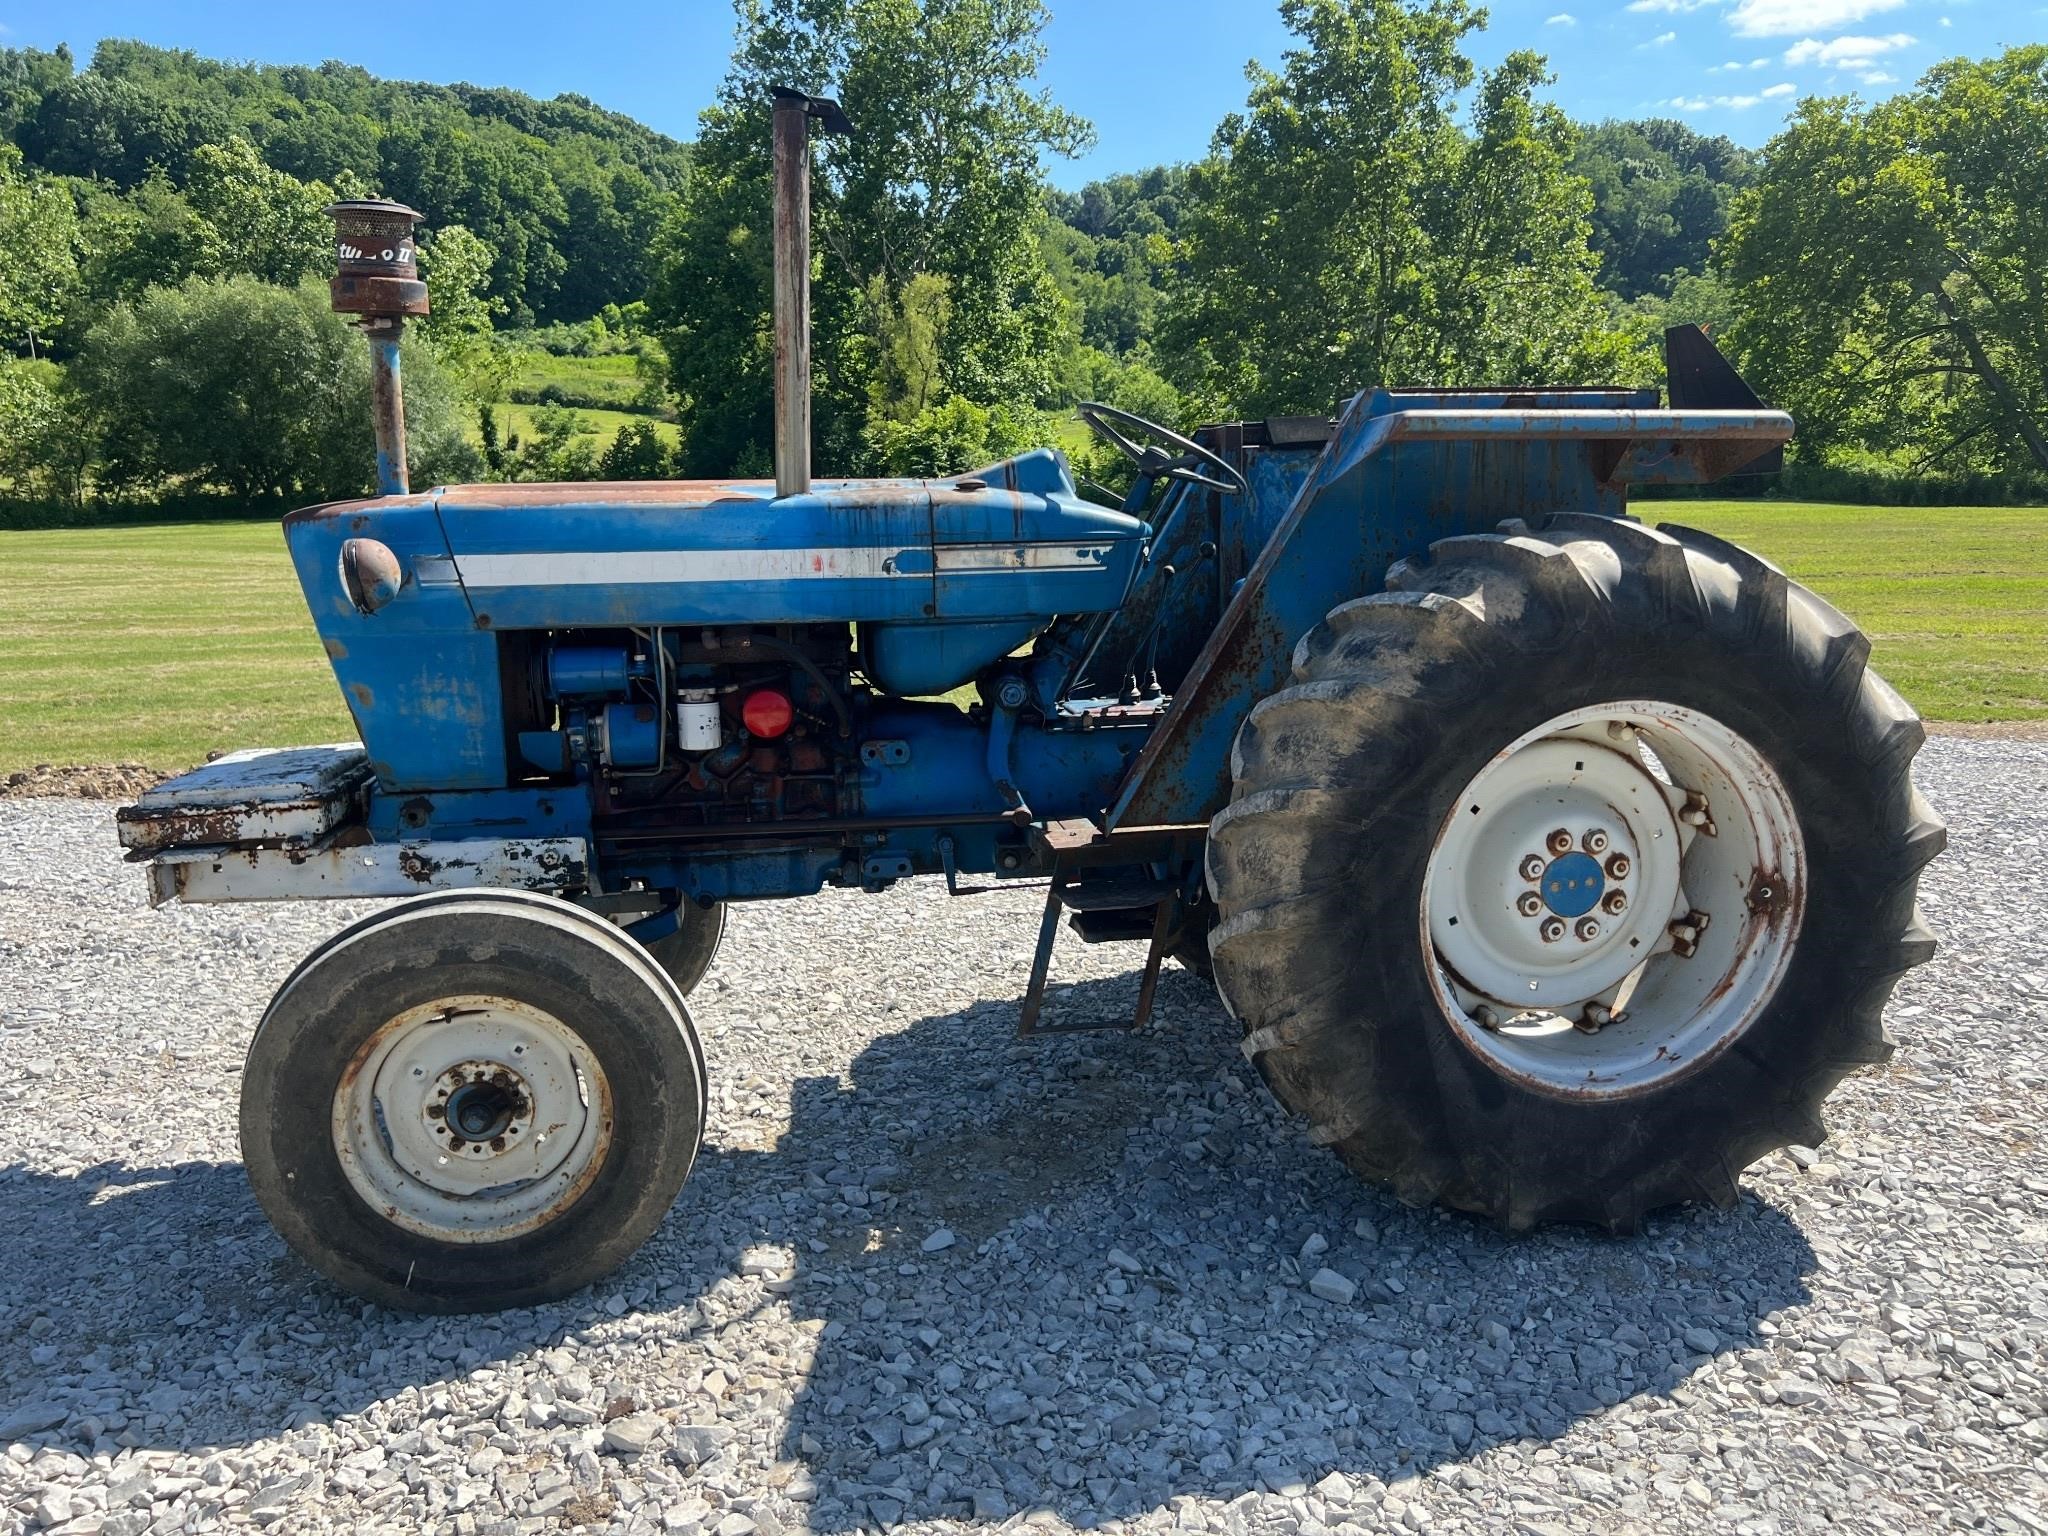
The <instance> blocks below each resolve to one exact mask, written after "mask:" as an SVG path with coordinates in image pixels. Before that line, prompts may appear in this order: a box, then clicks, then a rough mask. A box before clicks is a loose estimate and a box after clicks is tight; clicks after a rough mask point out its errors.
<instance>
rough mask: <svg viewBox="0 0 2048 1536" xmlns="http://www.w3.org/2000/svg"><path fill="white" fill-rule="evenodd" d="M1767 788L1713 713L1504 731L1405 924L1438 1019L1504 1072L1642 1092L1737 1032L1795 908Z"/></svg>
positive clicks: (1799, 853)
mask: <svg viewBox="0 0 2048 1536" xmlns="http://www.w3.org/2000/svg"><path fill="white" fill-rule="evenodd" d="M1805 866H1806V853H1805V845H1804V843H1803V841H1802V839H1801V837H1800V833H1799V822H1798V818H1797V816H1796V815H1795V814H1794V812H1793V809H1792V801H1791V797H1790V796H1789V795H1788V794H1787V793H1786V790H1785V786H1784V784H1783V783H1782V782H1781V781H1780V779H1779V778H1778V775H1777V773H1776V772H1775V771H1774V770H1773V769H1772V768H1771V766H1770V764H1769V763H1767V762H1766V761H1765V760H1764V758H1763V756H1762V755H1761V754H1760V753H1758V752H1757V751H1756V749H1755V748H1754V747H1752V746H1751V745H1750V744H1749V743H1748V742H1747V741H1745V740H1744V739H1743V738H1742V737H1741V736H1739V735H1738V734H1736V733H1735V732H1734V731H1732V730H1730V729H1728V727H1726V726H1725V725H1722V724H1721V723H1720V722H1719V721H1716V720H1714V719H1713V718H1712V717H1710V716H1708V715H1705V714H1702V713H1701V712H1700V711H1698V710H1695V709H1688V708H1685V707H1682V706H1680V705H1675V704H1665V703H1657V702H1654V701H1649V700H1624V701H1619V702H1616V703H1613V704H1601V705H1595V706H1592V707H1590V708H1586V709H1578V710H1573V711H1572V712H1571V713H1569V714H1563V715H1559V716H1557V717H1556V718H1554V719H1552V720H1549V721H1547V722H1545V723H1544V724H1543V725H1541V726H1539V727H1537V728H1536V729H1535V730H1533V731H1530V732H1528V733H1527V734H1525V735H1523V736H1521V737H1519V738H1517V739H1516V740H1515V741H1514V742H1512V743H1510V744H1509V745H1508V746H1507V747H1506V748H1504V749H1503V750H1502V751H1501V752H1499V753H1497V754H1496V755H1495V756H1494V758H1493V760H1492V761H1491V762H1489V763H1488V764H1487V765H1486V767H1485V768H1483V769H1482V770H1480V772H1479V773H1478V774H1477V775H1476V776H1475V777H1474V778H1473V780H1472V782H1471V783H1470V784H1468V785H1467V786H1466V787H1465V791H1464V793H1463V794H1462V795H1460V796H1459V798H1458V800H1457V802H1456V804H1455V806H1454V807H1453V809H1452V811H1451V813H1450V815H1449V816H1448V817H1447V818H1446V820H1445V822H1444V824H1443V826H1442V827H1441V828H1440V829H1439V830H1438V833H1437V837H1436V841H1435V843H1434V844H1433V846H1432V848H1431V851H1430V859H1429V866H1428V870H1427V873H1426V875H1425V878H1424V883H1423V894H1422V913H1421V916H1422V928H1423V937H1424V940H1425V942H1427V943H1428V944H1429V945H1430V948H1431V952H1432V956H1433V960H1434V963H1433V964H1432V966H1431V976H1432V979H1433V982H1434V984H1435V988H1436V992H1437V999H1438V1002H1439V1003H1440V1004H1441V1005H1442V1007H1443V1012H1444V1016H1445V1018H1446V1019H1447V1020H1448V1021H1449V1023H1450V1025H1451V1027H1452V1029H1453V1030H1454V1032H1455V1033H1456V1034H1457V1036H1458V1038H1459V1039H1460V1041H1462V1042H1463V1043H1464V1044H1465V1045H1466V1046H1467V1047H1468V1048H1470V1049H1471V1050H1473V1051H1475V1052H1476V1053H1478V1054H1479V1055H1480V1056H1481V1057H1482V1058H1484V1059H1485V1060H1486V1061H1487V1062H1488V1063H1489V1064H1490V1065H1492V1066H1493V1067H1495V1068H1496V1069H1497V1070H1499V1071H1501V1072H1502V1073H1503V1074H1505V1075H1507V1076H1509V1077H1512V1078H1514V1079H1517V1080H1519V1081H1521V1082H1524V1083H1527V1084H1528V1085H1529V1086H1531V1087H1534V1088H1537V1089H1539V1090H1542V1091H1544V1092H1549V1093H1554V1094H1560V1095H1567V1096H1570V1097H1575V1098H1587V1097H1610V1096H1619V1095H1624V1094H1631V1093H1640V1092H1644V1091H1646V1090H1648V1089H1651V1088H1655V1087H1658V1086H1661V1085H1663V1084H1664V1083H1666V1082H1668V1081H1670V1080H1671V1079H1673V1078H1675V1077H1678V1076H1680V1075H1682V1074H1684V1073H1687V1072H1690V1071H1693V1070H1694V1069H1696V1068H1697V1067H1699V1066H1700V1065H1701V1064H1702V1063H1704V1062H1706V1061H1708V1060H1710V1059H1712V1058H1713V1057H1714V1056H1715V1055H1716V1054H1717V1053H1719V1052H1720V1051H1721V1050H1723V1049H1725V1048H1726V1047H1727V1045H1728V1044H1729V1043H1730V1042H1731V1041H1732V1040H1734V1039H1736V1038H1737V1037H1738V1036H1739V1035H1740V1034H1741V1033H1742V1032H1743V1030H1744V1029H1746V1028H1747V1027H1748V1026H1749V1024H1750V1022H1751V1021H1752V1020H1753V1019H1754V1018H1755V1017H1756V1015H1757V1014H1758V1012H1759V1011H1761V1009H1762V1008H1763V1006H1764V1005H1765V1004H1766V1003H1767V1002H1768V1001H1769V1000H1770V998H1771V996H1772V994H1773V993H1774V992H1775V991H1776V989H1777V986H1778V983H1779V981H1780V979H1781V978H1782V977H1783V975H1784V971H1785V968H1786V966H1787V965H1788V964H1789V962H1790V959H1791V956H1792V951H1793V948H1794V945H1795V943H1796V941H1797V938H1798V934H1799V928H1800V919H1801V916H1802V914H1803V911H1804V901H1805V886H1806V867H1805Z"/></svg>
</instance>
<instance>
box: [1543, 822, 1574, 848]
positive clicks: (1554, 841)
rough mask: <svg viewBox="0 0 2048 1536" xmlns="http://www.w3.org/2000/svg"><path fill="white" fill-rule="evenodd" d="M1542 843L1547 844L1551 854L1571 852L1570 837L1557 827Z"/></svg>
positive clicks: (1561, 828)
mask: <svg viewBox="0 0 2048 1536" xmlns="http://www.w3.org/2000/svg"><path fill="white" fill-rule="evenodd" d="M1544 841H1545V842H1546V844H1548V846H1549V848H1550V851H1551V852H1552V853H1570V852H1571V851H1572V835H1571V833H1569V832H1567V831H1565V829H1564V828H1563V827H1559V828H1558V829H1557V830H1556V831H1555V832H1553V833H1551V834H1550V836H1549V837H1548V838H1546V839H1544Z"/></svg>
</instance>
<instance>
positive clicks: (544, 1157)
mask: <svg viewBox="0 0 2048 1536" xmlns="http://www.w3.org/2000/svg"><path fill="white" fill-rule="evenodd" d="M704 1102H705V1082H704V1063H703V1055H702V1053H701V1051H700V1050H699V1048H698V1045H697V1039H696V1035H695V1032H694V1031H693V1030H692V1028H691V1026H690V1019H689V1014H688V1013H687V1011H686V1010H685V1008H684V1006H683V1000H682V996H681V994H680V993H679V992H678V991H677V990H676V987H675V984H674V983H673V982H671V981H670V980H669V978H668V977H667V975H666V974H665V973H663V972H662V971H661V970H660V969H659V968H658V967H657V966H656V965H655V964H654V963H653V961H652V960H651V959H650V958H649V957H648V955H647V953H646V951H645V950H643V949H642V948H641V947H640V946H639V945H637V944H635V943H633V942H632V941H631V940H630V939H628V938H626V937H625V936H624V935H623V934H621V933H619V932H618V930H617V929H615V928H614V927H613V926H612V925H611V924H610V923H609V922H607V921H606V920H605V919H603V918H601V917H598V916H595V915H593V914H591V913H589V912H586V911H584V910H582V909H581V908H579V907H575V906H572V905H571V904H569V903H567V902H564V901H559V900H556V899H554V898H551V897H544V896H531V895H526V894H523V893H514V892H471V891H463V892H450V893H447V894H443V895H436V896H425V897H420V898H418V899H416V900H413V901H410V902H407V903H406V904H405V905H403V906H400V907H396V908H393V909H390V910H388V911H384V912H380V913H377V914H376V915H375V916H373V917H370V918H367V919H365V920H364V921H362V922H360V923H357V924H356V925H355V926H354V927H352V928H349V929H346V930H344V931H343V932H342V933H340V934H338V935H337V936H336V937H335V938H333V939H331V940H330V941H328V943H326V944H325V945H323V946H321V948H319V949H318V950H316V951H314V953H313V954H312V955H311V956H310V957H308V958H307V960H306V961H305V962H304V963H302V964H301V965H300V966H299V968H298V969H297V970H296V971H294V972H293V973H292V975H291V976H290V977H289V978H288V979H287V980H286V981H285V984H284V985H283V986H282V987H280V988H279V989H278V992H277V996H276V997H275V998H274V999H273V1000H272V1001H271V1004H270V1008H269V1010H268V1011H267V1012H266V1013H265V1014H264V1016H263V1022H262V1023H261V1024H260V1025H259V1026H258V1027H257V1030H256V1037H255V1039H254V1040H253V1041H252V1042H251V1044H250V1047H249V1059H248V1063H247V1066H246V1068H245V1070H244V1073H243V1079H242V1116H241V1120H242V1126H241V1129H242V1157H243V1161H244V1163H245V1164H246V1165H247V1167H248V1171H249V1182H250V1184H251V1186H252V1187H253V1188H254V1190H255V1192H256V1198H257V1201H258V1202H259V1203H260V1204H261V1205H262V1207H263V1209H264V1213H265V1214H266V1215H268V1216H269V1217H270V1220H271V1223H272V1224H273V1225H274V1226H275V1227H276V1228H277V1230H278V1232H279V1233H280V1235H282V1236H283V1237H284V1239H285V1241H286V1242H288V1243H290V1244H291V1246H292V1247H293V1248H295V1249H297V1250H298V1252H299V1254H300V1256H301V1257H303V1258H305V1259H306V1260H307V1261H308V1262H309V1263H311V1264H312V1265H313V1266H314V1268H316V1269H318V1270H320V1271H321V1272H322V1273H324V1274H325V1275H327V1276H328V1277H329V1278H330V1279H332V1280H334V1281H335V1282H337V1283H338V1284H340V1285H342V1286H344V1287H346V1288H347V1289H349V1290H351V1291H354V1292H355V1293H356V1294H357V1295H359V1296H363V1297H366V1298H368V1299H369V1300H371V1301H375V1302H380V1303H382V1304H383V1305H385V1306H389V1307H397V1308H402V1309H406V1310H413V1311H429V1312H487V1311H497V1310H500V1309H503V1308H506V1307H516V1306H532V1305H535V1304H537V1303H540V1302H543V1301H550V1300H553V1299H555V1298H557V1297H560V1296H565V1295H567V1294H568V1293H570V1292H571V1291H574V1290H577V1289H579V1288H580V1287H582V1286H585V1285H588V1284H590V1283H591V1282H592V1281H594V1280H597V1279H599V1278H601V1277H602V1276H604V1275H605V1274H607V1273H609V1272H610V1271H611V1270H612V1269H614V1268H616V1267H617V1266H618V1265H619V1264H621V1263H623V1262H624V1261H625V1260H626V1258H627V1257H628V1256H629V1255H630V1254H631V1253H632V1252H633V1251H634V1250H635V1249H636V1248H638V1247H639V1246H640V1245H641V1244H642V1243H643V1242H645V1241H646V1240H647V1238H648V1237H650V1236H651V1235H653V1233H654V1230H655V1228H656V1227H658V1226H659V1225H660V1224H661V1220H662V1217H663V1216H664V1215H665V1214H666V1213H667V1211H668V1208H669V1206H670V1205H671V1204H672V1203H673V1202H674V1200H675V1197H676V1195H677V1193H678V1192H679V1191H680V1190H681V1188H682V1185H683V1181H684V1179H686V1178H687V1177H688V1176H689V1172H690V1166H691V1164H692V1162H693V1161H694V1160H695V1158H696V1155H697V1148H698V1144H699V1142H700V1141H701V1140H702V1138H703V1126H704Z"/></svg>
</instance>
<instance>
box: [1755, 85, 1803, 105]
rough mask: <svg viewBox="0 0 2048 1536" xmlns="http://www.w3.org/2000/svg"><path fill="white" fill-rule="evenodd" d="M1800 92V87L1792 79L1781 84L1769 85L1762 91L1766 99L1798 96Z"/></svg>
mask: <svg viewBox="0 0 2048 1536" xmlns="http://www.w3.org/2000/svg"><path fill="white" fill-rule="evenodd" d="M1798 94H1799V87H1798V86H1796V85H1793V84H1792V83H1791V82H1790V81H1786V82H1785V83H1783V84H1781V85H1767V86H1765V87H1764V88H1763V92H1762V95H1763V98H1764V100H1765V101H1772V100H1775V99H1776V98H1777V97H1780V96H1796V95H1798Z"/></svg>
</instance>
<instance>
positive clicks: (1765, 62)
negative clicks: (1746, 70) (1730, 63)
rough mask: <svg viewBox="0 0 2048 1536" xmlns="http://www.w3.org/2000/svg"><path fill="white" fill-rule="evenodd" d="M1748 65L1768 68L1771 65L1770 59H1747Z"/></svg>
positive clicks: (1753, 67) (1754, 67) (1755, 67)
mask: <svg viewBox="0 0 2048 1536" xmlns="http://www.w3.org/2000/svg"><path fill="white" fill-rule="evenodd" d="M1749 67H1750V68H1751V69H1769V68H1770V67H1771V61H1770V60H1769V59H1751V60H1750V61H1749Z"/></svg>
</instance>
